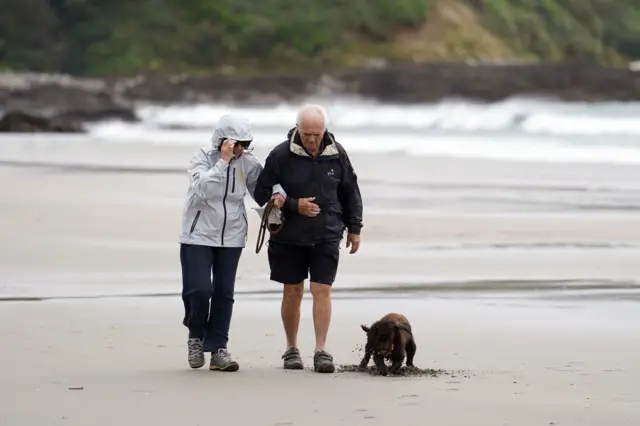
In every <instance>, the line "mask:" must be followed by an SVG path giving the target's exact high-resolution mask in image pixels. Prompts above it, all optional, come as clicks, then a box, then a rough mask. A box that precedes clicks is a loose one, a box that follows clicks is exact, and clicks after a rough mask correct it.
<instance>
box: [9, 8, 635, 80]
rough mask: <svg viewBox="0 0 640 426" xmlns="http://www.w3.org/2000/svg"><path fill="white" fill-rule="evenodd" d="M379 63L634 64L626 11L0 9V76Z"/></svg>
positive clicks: (631, 23)
mask: <svg viewBox="0 0 640 426" xmlns="http://www.w3.org/2000/svg"><path fill="white" fill-rule="evenodd" d="M372 57H375V58H385V59H390V60H395V59H398V60H406V59H413V60H430V59H445V58H446V59H468V58H473V59H516V58H530V59H538V60H558V59H564V58H576V57H577V58H581V59H583V60H587V61H593V62H598V63H601V64H606V65H620V64H623V63H625V62H626V61H627V60H629V59H634V58H638V57H640V2H639V1H634V0H48V1H43V0H3V13H2V14H0V68H11V69H15V70H24V69H28V70H33V71H48V72H56V71H61V72H66V73H71V74H75V75H123V74H133V73H135V72H138V71H141V70H159V71H163V72H185V71H186V72H200V71H205V72H206V71H210V70H213V69H217V70H220V69H225V68H228V67H230V66H233V67H236V68H239V69H241V70H243V72H266V71H268V70H281V69H283V68H292V69H301V68H308V67H314V66H318V65H332V64H334V65H340V66H348V65H357V64H361V63H363V62H364V61H366V60H368V59H369V58H372Z"/></svg>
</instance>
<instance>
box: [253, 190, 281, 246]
mask: <svg viewBox="0 0 640 426" xmlns="http://www.w3.org/2000/svg"><path fill="white" fill-rule="evenodd" d="M275 208H276V206H275V203H274V201H273V199H271V200H269V202H268V203H267V205H266V206H265V207H264V212H263V213H262V220H261V221H260V228H258V240H257V241H256V253H260V249H262V245H263V244H264V237H265V235H267V230H268V231H269V233H270V234H271V235H275V234H277V233H278V232H280V230H281V229H282V225H283V224H284V217H283V218H282V224H280V225H279V226H276V227H274V228H272V227H270V226H269V215H270V214H271V211H272V210H273V209H275Z"/></svg>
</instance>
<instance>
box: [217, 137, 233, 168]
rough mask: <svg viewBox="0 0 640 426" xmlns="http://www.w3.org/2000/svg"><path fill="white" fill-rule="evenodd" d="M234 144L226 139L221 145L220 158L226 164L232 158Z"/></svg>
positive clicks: (231, 140)
mask: <svg viewBox="0 0 640 426" xmlns="http://www.w3.org/2000/svg"><path fill="white" fill-rule="evenodd" d="M236 143H237V142H236V141H235V140H233V139H227V140H226V141H224V142H223V143H222V148H220V156H221V157H222V159H223V160H224V161H226V162H227V163H228V162H229V161H231V159H232V158H233V147H234V146H235V145H236Z"/></svg>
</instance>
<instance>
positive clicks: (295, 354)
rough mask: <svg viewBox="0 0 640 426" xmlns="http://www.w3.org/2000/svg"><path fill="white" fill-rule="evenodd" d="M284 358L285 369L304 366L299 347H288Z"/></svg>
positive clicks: (295, 368)
mask: <svg viewBox="0 0 640 426" xmlns="http://www.w3.org/2000/svg"><path fill="white" fill-rule="evenodd" d="M282 359H283V360H284V362H283V364H284V369H285V370H302V369H303V368H304V364H303V363H302V358H301V357H300V351H299V350H298V348H291V349H287V350H286V352H285V353H284V355H282Z"/></svg>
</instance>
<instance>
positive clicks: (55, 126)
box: [0, 111, 84, 133]
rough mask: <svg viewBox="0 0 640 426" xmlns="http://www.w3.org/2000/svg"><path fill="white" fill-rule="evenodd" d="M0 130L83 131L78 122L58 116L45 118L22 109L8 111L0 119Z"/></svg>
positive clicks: (27, 131) (28, 131)
mask: <svg viewBox="0 0 640 426" xmlns="http://www.w3.org/2000/svg"><path fill="white" fill-rule="evenodd" d="M0 132H5V133H6V132H9V133H10V132H15V133H35V132H55V133H83V132H84V129H83V128H82V126H81V125H79V124H78V123H74V122H70V121H66V120H63V119H59V118H47V117H43V116H39V115H34V114H31V113H27V112H22V111H9V112H7V113H5V114H4V116H3V117H2V118H1V119H0Z"/></svg>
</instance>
